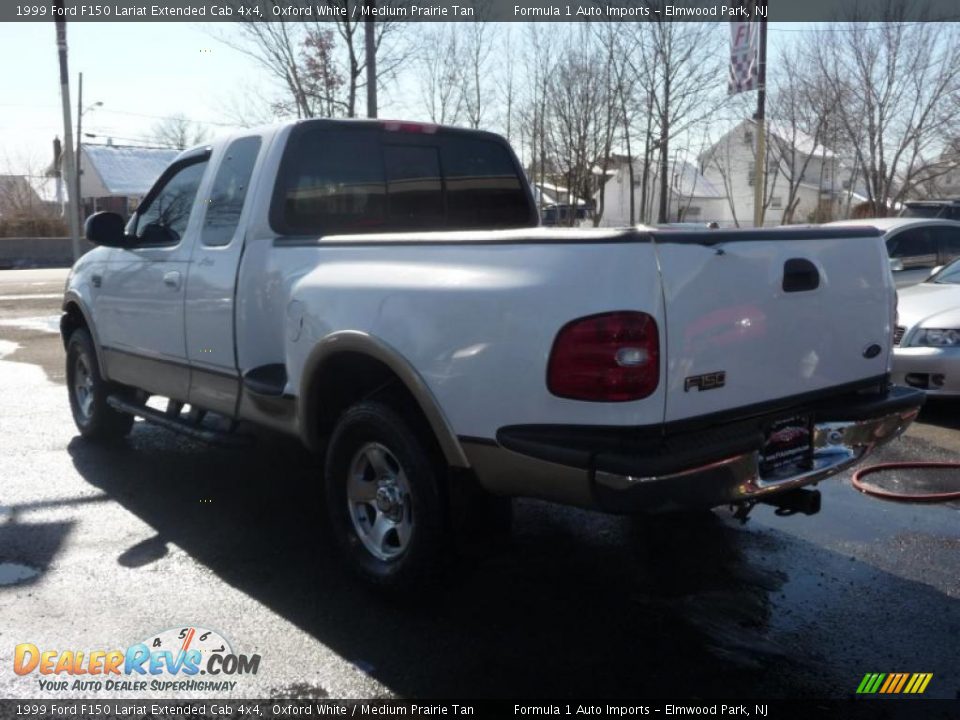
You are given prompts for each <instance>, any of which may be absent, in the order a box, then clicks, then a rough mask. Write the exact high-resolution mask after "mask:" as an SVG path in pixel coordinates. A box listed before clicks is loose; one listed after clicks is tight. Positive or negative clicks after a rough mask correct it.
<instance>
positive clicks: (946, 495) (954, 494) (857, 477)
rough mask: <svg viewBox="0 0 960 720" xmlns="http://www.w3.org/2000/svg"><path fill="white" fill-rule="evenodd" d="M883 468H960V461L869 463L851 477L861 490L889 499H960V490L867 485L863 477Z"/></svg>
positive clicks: (907, 500) (913, 500)
mask: <svg viewBox="0 0 960 720" xmlns="http://www.w3.org/2000/svg"><path fill="white" fill-rule="evenodd" d="M882 470H960V462H893V463H880V464H878V465H868V466H867V467H863V468H860V469H859V470H857V471H856V472H855V473H854V474H853V476H852V477H851V478H850V482H851V484H852V485H853V486H854V487H855V488H856V489H857V490H859V491H860V492H862V493H867V494H868V495H873V496H875V497H880V498H885V499H887V500H902V501H905V502H945V501H949V500H960V490H953V491H951V492H940V493H900V492H894V491H893V490H884V489H883V488H878V487H874V486H872V485H867V484H866V483H864V482H863V481H862V480H861V478H862V477H864V476H866V475H872V474H873V473H875V472H880V471H882Z"/></svg>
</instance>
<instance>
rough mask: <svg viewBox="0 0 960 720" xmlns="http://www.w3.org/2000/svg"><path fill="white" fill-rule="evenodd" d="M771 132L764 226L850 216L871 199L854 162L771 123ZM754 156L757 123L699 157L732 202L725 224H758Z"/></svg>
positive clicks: (738, 130)
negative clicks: (852, 211)
mask: <svg viewBox="0 0 960 720" xmlns="http://www.w3.org/2000/svg"><path fill="white" fill-rule="evenodd" d="M766 129H767V136H766V148H767V152H766V156H767V181H766V182H767V185H766V188H765V189H764V206H765V212H764V225H780V224H781V223H783V222H792V223H807V222H824V221H827V220H836V219H841V218H845V217H847V216H848V215H849V212H850V207H851V206H855V205H856V204H857V203H858V202H862V201H863V200H865V199H866V198H865V197H864V196H863V193H862V192H858V190H857V189H858V188H859V187H860V186H861V185H862V181H861V180H858V177H857V175H858V174H857V172H856V170H855V167H854V165H853V164H852V163H850V162H848V161H845V160H844V159H843V158H841V157H839V156H838V155H837V154H836V153H835V152H834V151H833V150H830V149H829V148H826V147H824V146H823V145H822V144H819V143H816V142H814V139H813V138H811V137H810V136H809V135H807V134H805V133H803V132H801V131H799V130H794V129H792V128H784V127H781V126H779V125H777V124H776V123H770V122H768V123H766ZM755 158H756V123H755V122H754V121H753V120H744V121H742V122H740V123H739V124H737V125H736V126H735V127H734V128H732V129H731V130H729V131H728V132H727V133H725V134H724V135H723V136H722V137H721V138H720V139H719V140H718V141H717V142H716V143H714V144H713V145H712V146H711V147H710V148H709V149H708V150H707V151H706V152H704V153H703V154H702V155H701V156H700V165H701V167H702V168H703V174H704V176H705V177H706V178H707V180H709V181H710V182H711V183H712V184H713V185H715V186H716V187H718V188H720V189H721V191H722V193H723V195H724V196H725V197H726V198H727V200H728V202H727V209H726V215H725V217H724V221H723V222H722V223H721V224H724V225H740V226H752V225H753V214H754V213H753V209H754V177H755V170H754V167H755V166H754V161H755ZM791 187H793V188H794V192H793V193H792V195H793V197H792V207H790V205H791Z"/></svg>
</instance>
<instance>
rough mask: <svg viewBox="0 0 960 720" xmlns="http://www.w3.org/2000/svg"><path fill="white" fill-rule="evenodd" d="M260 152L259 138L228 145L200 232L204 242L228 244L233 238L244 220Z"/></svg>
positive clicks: (236, 141)
mask: <svg viewBox="0 0 960 720" xmlns="http://www.w3.org/2000/svg"><path fill="white" fill-rule="evenodd" d="M258 152H260V138H259V137H247V138H240V139H239V140H234V141H233V142H232V143H230V147H228V148H227V152H226V155H225V156H224V158H223V160H222V161H221V163H220V168H219V169H218V170H217V177H216V178H214V181H213V189H212V190H211V191H210V200H209V202H208V203H207V214H206V216H205V217H204V220H203V231H202V233H201V235H200V241H201V242H202V243H203V244H204V245H210V246H219V245H227V244H229V243H230V240H231V239H232V238H233V233H234V232H235V231H236V229H237V224H238V223H239V222H240V213H241V212H243V201H244V200H245V199H246V197H247V189H248V188H249V186H250V177H251V176H252V175H253V166H254V164H255V163H256V162H257V153H258Z"/></svg>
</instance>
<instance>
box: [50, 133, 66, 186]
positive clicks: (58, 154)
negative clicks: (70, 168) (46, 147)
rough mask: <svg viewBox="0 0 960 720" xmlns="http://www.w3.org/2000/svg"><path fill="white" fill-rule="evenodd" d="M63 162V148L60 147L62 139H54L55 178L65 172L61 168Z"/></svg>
mask: <svg viewBox="0 0 960 720" xmlns="http://www.w3.org/2000/svg"><path fill="white" fill-rule="evenodd" d="M62 160H63V147H62V146H61V145H60V138H58V137H55V138H53V165H52V166H51V167H52V169H53V176H54V177H60V174H61V173H62V172H63V170H62V168H61V167H60V163H61V162H62Z"/></svg>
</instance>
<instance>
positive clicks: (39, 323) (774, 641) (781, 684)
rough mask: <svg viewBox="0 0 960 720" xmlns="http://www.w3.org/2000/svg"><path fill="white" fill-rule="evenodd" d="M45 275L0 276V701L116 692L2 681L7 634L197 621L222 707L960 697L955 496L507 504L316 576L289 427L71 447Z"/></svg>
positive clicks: (957, 420) (46, 637)
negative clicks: (462, 528)
mask: <svg viewBox="0 0 960 720" xmlns="http://www.w3.org/2000/svg"><path fill="white" fill-rule="evenodd" d="M65 276H66V271H63V270H20V271H3V272H0V697H4V698H37V697H48V698H53V697H68V696H73V697H76V696H98V697H112V696H117V693H113V692H107V691H105V690H104V691H96V690H81V689H76V690H72V689H68V690H67V691H66V692H55V691H50V690H42V689H41V688H40V686H39V681H38V677H40V676H38V675H37V674H36V673H33V674H30V675H24V676H20V675H17V674H15V673H14V672H11V667H12V663H13V652H14V647H15V646H16V645H17V644H21V643H32V644H34V645H36V646H37V647H38V648H40V649H41V650H43V649H56V650H59V651H64V650H68V649H83V650H87V651H93V650H113V649H121V648H127V647H128V646H130V645H131V644H134V643H137V642H139V641H140V640H143V639H149V638H153V637H159V634H162V633H163V631H166V630H169V629H173V630H176V629H178V628H199V629H201V630H203V629H209V630H211V631H216V632H217V633H219V635H218V637H219V636H222V637H224V638H226V639H227V640H228V641H229V643H230V645H231V647H232V648H233V649H234V651H235V652H238V653H243V654H247V655H253V654H258V655H260V656H261V662H260V666H259V670H258V672H257V673H256V674H255V675H252V674H247V675H234V676H231V677H230V680H231V681H236V686H235V687H234V688H233V689H232V690H230V691H227V692H220V693H217V694H218V695H221V696H233V697H278V696H288V697H292V696H307V697H318V698H319V697H352V698H378V697H394V696H399V697H419V698H426V697H456V698H481V697H525V698H538V697H551V698H563V697H609V698H613V697H626V698H633V699H638V698H643V697H658V698H670V697H675V698H688V699H694V698H711V697H728V698H729V697H751V698H752V697H767V698H775V697H849V696H852V695H853V693H854V691H855V690H856V688H857V686H858V684H859V683H860V681H861V679H862V678H863V676H864V674H865V673H867V672H888V673H889V672H932V673H933V674H934V676H933V679H932V680H931V682H930V684H929V686H928V688H927V691H926V693H925V696H926V697H936V698H950V699H953V698H960V654H958V653H957V646H956V638H957V637H958V636H960V524H958V520H960V515H958V510H960V506H958V505H956V504H954V505H943V504H941V505H917V504H912V505H905V504H897V503H891V502H886V501H881V500H878V499H874V498H872V497H869V496H866V495H862V494H860V493H858V492H857V491H855V490H854V489H853V488H852V487H851V485H850V478H849V475H844V476H840V477H838V478H834V479H832V480H830V481H827V482H825V483H823V484H822V485H821V487H820V489H821V491H822V492H823V510H822V511H821V512H820V513H819V514H818V515H816V516H813V517H804V516H792V517H777V516H775V515H774V512H773V510H772V508H769V507H763V506H761V507H758V508H757V509H756V510H755V511H754V513H753V514H752V515H751V517H750V519H749V521H748V522H747V523H746V524H744V525H741V524H740V523H738V522H737V521H735V520H734V519H733V518H732V517H731V515H730V514H729V513H728V512H726V511H725V510H718V511H715V512H714V513H712V514H708V515H705V516H703V517H696V518H691V519H684V520H678V519H665V518H657V519H637V518H621V517H609V516H604V515H601V514H597V513H590V512H585V511H579V510H572V509H567V508H560V507H556V506H552V505H549V504H546V503H540V502H534V501H520V502H517V503H516V513H515V531H514V534H513V537H512V540H511V541H510V542H509V543H506V544H504V545H503V546H502V547H498V548H496V549H494V550H492V551H491V553H490V554H489V556H488V557H485V558H483V559H475V560H471V561H465V562H464V563H463V564H462V566H461V567H458V568H457V569H456V571H455V572H454V573H453V574H452V575H451V578H450V580H449V582H448V584H446V585H445V586H442V587H439V588H437V589H435V590H434V591H432V592H431V593H429V594H426V595H419V596H417V597H411V598H407V599H399V600H398V599H392V600H390V599H385V598H383V597H380V596H377V595H374V594H371V593H369V592H367V591H366V590H364V589H363V588H360V587H358V586H357V585H356V584H355V583H354V582H353V581H352V580H351V579H350V577H349V576H348V575H346V574H345V573H344V572H343V570H342V569H341V568H340V566H339V565H338V563H337V561H336V559H335V558H334V556H333V552H332V548H331V546H330V543H329V541H328V539H327V537H326V535H325V533H324V529H323V524H322V522H321V520H320V518H319V516H318V513H317V488H318V485H319V476H320V475H319V471H318V469H317V467H316V462H315V461H314V460H313V458H311V457H310V456H309V455H308V454H307V453H306V452H305V451H303V450H302V449H300V448H299V447H298V445H297V444H296V443H295V442H293V441H291V440H288V439H285V438H279V437H272V436H263V437H261V438H260V439H259V442H258V443H257V444H256V445H255V446H253V447H250V448H245V449H239V450H237V449H230V450H228V449H218V448H212V447H208V446H205V445H202V444H200V443H197V442H194V441H191V440H187V439H184V438H182V437H178V436H175V435H173V434H170V433H169V432H166V431H164V430H160V429H157V428H154V427H152V426H149V425H146V424H144V423H141V422H138V423H137V425H136V427H135V428H134V431H133V433H132V435H131V437H130V439H129V440H128V442H126V443H125V444H123V445H121V446H118V447H98V446H94V445H90V444H88V443H86V442H84V441H82V440H81V439H80V438H79V437H78V435H77V433H76V431H75V428H74V426H73V423H72V421H71V418H70V413H69V409H68V404H67V394H66V390H65V388H64V370H63V360H64V357H63V348H62V345H61V343H60V339H59V336H58V335H57V316H58V313H59V297H60V294H61V292H62V289H63V284H64V279H65ZM958 450H960V403H958V404H951V403H943V402H941V403H936V404H933V405H931V407H929V408H928V409H927V410H925V411H924V413H923V415H922V417H921V420H920V422H918V423H917V424H915V425H914V426H913V428H912V429H911V430H910V431H909V432H908V433H907V434H906V436H905V437H904V438H903V439H901V440H898V441H896V442H895V443H894V444H892V445H890V446H888V447H887V448H885V449H884V450H883V451H881V452H880V453H878V454H877V455H876V456H875V457H874V460H875V461H884V460H886V461H891V460H901V459H933V460H936V459H943V460H947V459H956V458H957V456H958V455H960V452H958ZM68 679H69V680H70V682H71V683H72V682H73V680H74V679H76V678H74V677H70V678H68ZM121 695H122V696H124V697H132V696H142V697H147V696H150V695H153V696H157V697H159V696H169V695H170V693H164V692H149V691H147V692H142V693H129V692H127V693H121ZM179 695H180V696H181V697H191V696H193V697H203V696H205V695H209V693H204V692H196V693H190V692H184V693H179Z"/></svg>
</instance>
